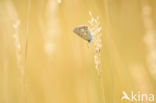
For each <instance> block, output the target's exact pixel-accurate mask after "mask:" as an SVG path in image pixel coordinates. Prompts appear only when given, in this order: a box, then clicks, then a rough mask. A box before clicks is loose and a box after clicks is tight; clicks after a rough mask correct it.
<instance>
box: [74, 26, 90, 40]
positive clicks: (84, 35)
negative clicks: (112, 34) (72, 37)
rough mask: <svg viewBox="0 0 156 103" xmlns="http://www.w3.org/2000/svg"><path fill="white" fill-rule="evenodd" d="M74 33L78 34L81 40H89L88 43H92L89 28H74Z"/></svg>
mask: <svg viewBox="0 0 156 103" xmlns="http://www.w3.org/2000/svg"><path fill="white" fill-rule="evenodd" d="M73 32H74V33H76V34H77V35H78V36H80V37H81V38H83V39H85V40H87V41H88V42H90V41H91V40H92V35H91V32H90V30H89V29H88V26H86V25H83V26H78V27H76V28H74V29H73Z"/></svg>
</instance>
